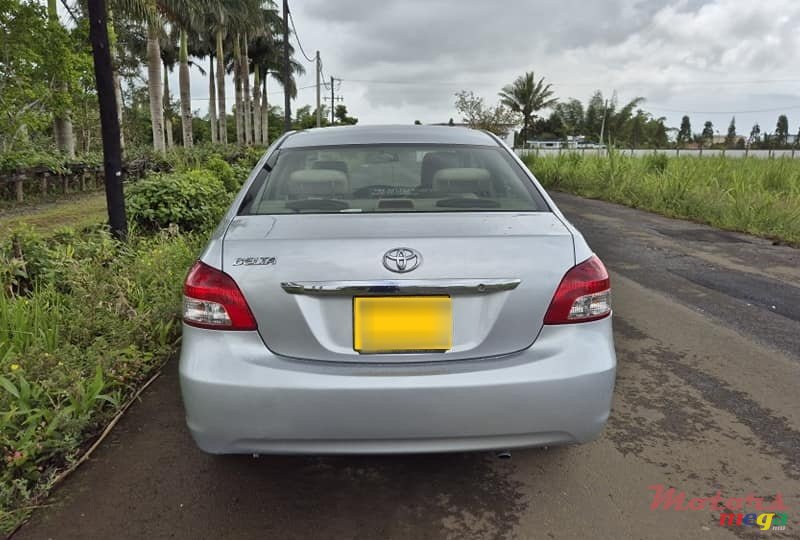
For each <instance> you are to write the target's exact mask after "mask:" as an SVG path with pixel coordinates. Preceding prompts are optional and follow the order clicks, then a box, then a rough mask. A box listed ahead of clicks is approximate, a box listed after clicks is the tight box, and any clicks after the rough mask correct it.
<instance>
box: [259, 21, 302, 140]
mask: <svg viewBox="0 0 800 540" xmlns="http://www.w3.org/2000/svg"><path fill="white" fill-rule="evenodd" d="M261 16H262V17H263V19H264V21H263V28H264V30H263V31H262V32H261V33H259V34H258V35H257V36H255V37H254V38H253V39H252V40H251V42H250V44H249V53H250V54H249V55H250V64H251V69H252V70H253V72H254V73H255V74H256V77H257V80H258V81H259V84H260V93H261V95H260V98H259V100H258V103H257V104H256V107H255V109H256V110H254V112H253V118H254V122H257V121H258V120H259V117H258V109H260V111H261V117H260V120H261V126H259V128H256V129H257V130H258V129H260V131H261V135H262V140H261V143H262V144H266V142H267V136H268V133H269V129H268V117H269V115H268V114H266V112H267V110H269V105H268V99H267V98H268V96H267V80H268V79H269V78H272V79H273V80H275V81H277V82H278V84H280V85H281V87H282V88H284V89H288V91H289V93H290V96H291V97H297V82H296V77H297V76H300V75H304V74H305V72H306V71H305V68H304V67H303V65H302V64H300V63H299V62H298V61H296V60H295V59H294V47H293V46H292V45H291V43H290V44H289V80H288V81H286V80H284V79H285V74H284V70H283V63H284V62H283V34H282V32H283V28H282V27H283V18H282V17H281V15H280V13H278V11H277V9H272V8H269V9H263V10H262V12H261ZM255 92H256V89H255V88H254V96H255ZM255 103H256V102H255V101H254V104H255ZM314 124H315V125H316V119H315V122H314Z"/></svg>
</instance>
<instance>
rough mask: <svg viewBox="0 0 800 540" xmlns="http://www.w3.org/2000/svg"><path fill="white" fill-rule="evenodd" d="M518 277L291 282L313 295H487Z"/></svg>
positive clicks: (290, 286)
mask: <svg viewBox="0 0 800 540" xmlns="http://www.w3.org/2000/svg"><path fill="white" fill-rule="evenodd" d="M520 283H521V280H519V279H507V278H500V279H388V280H377V281H289V282H283V283H281V287H282V288H283V290H284V291H286V292H287V293H290V294H307V295H311V296H387V295H388V296H391V295H420V294H451V295H452V294H486V293H493V292H499V291H510V290H512V289H516V288H517V287H518V286H519V284H520Z"/></svg>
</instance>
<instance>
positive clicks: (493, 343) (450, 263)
mask: <svg viewBox="0 0 800 540" xmlns="http://www.w3.org/2000/svg"><path fill="white" fill-rule="evenodd" d="M396 248H410V249H412V250H416V251H417V252H418V253H419V254H420V255H421V259H422V262H421V263H420V264H419V266H418V267H417V268H416V269H414V270H413V271H410V272H407V273H396V272H392V271H390V270H389V269H387V268H386V267H385V266H384V264H383V261H384V255H385V254H386V253H387V252H389V251H390V250H393V249H396ZM574 264H575V260H574V248H573V240H572V236H571V234H570V233H569V231H568V230H567V229H566V227H565V226H564V225H563V223H561V221H560V220H559V219H558V218H557V217H556V216H555V215H554V214H552V213H548V212H541V213H519V214H516V213H492V214H479V213H456V212H451V213H441V214H420V213H408V214H320V215H308V214H305V215H269V216H266V215H262V216H239V217H237V218H235V219H234V220H233V222H232V223H231V225H230V227H229V229H228V231H227V233H226V235H225V239H224V243H223V270H224V271H225V272H227V273H228V274H229V275H231V276H232V277H233V279H234V280H235V281H236V282H237V284H238V285H239V287H240V288H241V290H242V293H243V294H244V296H245V298H246V299H247V302H248V304H249V305H250V308H251V310H252V311H253V314H254V315H255V317H256V319H257V321H258V327H259V333H260V334H261V337H262V338H263V340H264V342H265V344H266V345H267V347H268V348H269V349H270V350H271V351H273V352H274V353H276V354H279V355H282V356H287V357H293V358H300V359H308V360H317V361H333V362H364V363H369V362H373V363H393V362H428V361H443V360H457V359H469V358H479V357H492V356H499V355H504V354H508V353H512V352H516V351H519V350H522V349H525V348H527V347H529V346H530V345H531V344H533V342H534V341H535V340H536V337H537V336H538V334H539V331H540V330H541V327H542V321H543V319H544V315H545V312H546V311H547V308H548V306H549V304H550V301H551V299H552V298H553V294H554V292H555V290H556V288H557V287H558V284H559V283H560V281H561V278H562V277H563V276H564V274H565V273H566V272H567V270H569V269H570V268H571V267H572V266H573V265H574ZM365 294H366V295H379V296H382V295H387V296H390V295H397V294H447V295H450V296H451V298H452V323H453V335H452V347H451V348H450V350H448V351H447V352H444V353H411V354H408V353H406V354H397V353H395V354H360V353H358V352H357V351H355V350H354V348H353V296H362V295H365Z"/></svg>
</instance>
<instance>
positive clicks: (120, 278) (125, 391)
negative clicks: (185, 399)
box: [0, 232, 203, 533]
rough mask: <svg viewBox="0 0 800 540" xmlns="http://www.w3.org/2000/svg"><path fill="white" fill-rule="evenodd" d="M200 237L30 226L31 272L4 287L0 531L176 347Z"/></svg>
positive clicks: (0, 309)
mask: <svg viewBox="0 0 800 540" xmlns="http://www.w3.org/2000/svg"><path fill="white" fill-rule="evenodd" d="M202 241H203V238H201V237H200V236H199V235H198V236H192V235H181V234H166V233H159V234H158V235H156V236H155V237H149V238H148V237H141V236H132V237H131V238H130V239H129V241H128V243H127V244H121V243H118V242H116V241H114V240H112V239H110V238H109V237H108V235H106V234H105V233H101V232H92V233H88V234H81V235H79V234H76V233H72V232H64V233H61V235H60V236H59V237H58V238H41V237H34V235H32V234H28V235H27V236H25V238H24V240H23V248H22V249H23V253H22V256H21V257H20V258H19V259H20V260H22V261H23V263H24V264H25V265H26V267H30V268H37V270H35V271H33V273H34V274H35V277H32V278H31V277H28V278H26V279H28V280H29V281H30V286H29V288H28V289H27V291H18V292H17V293H13V294H8V293H6V294H2V293H0V460H2V466H0V533H7V532H9V531H10V530H11V529H13V527H14V526H15V524H16V523H18V522H19V521H20V520H21V519H22V518H24V516H25V514H26V512H27V510H25V508H26V507H29V506H30V505H31V504H32V502H33V501H35V500H37V499H38V498H39V497H41V496H42V495H44V494H46V492H47V490H48V488H49V486H50V485H51V483H52V481H53V479H54V478H55V477H56V476H57V475H58V473H59V472H60V471H61V470H63V468H64V467H65V466H66V465H68V463H69V462H70V461H71V460H74V459H75V458H76V456H77V455H78V454H79V453H80V452H81V449H82V448H83V444H84V441H86V440H88V439H89V438H91V437H93V436H95V435H96V434H97V433H98V432H99V431H100V430H101V429H102V428H103V426H104V425H106V423H107V422H108V421H109V419H110V418H111V417H112V416H113V415H114V414H115V413H116V412H117V411H118V410H119V408H120V407H121V406H122V404H124V403H125V402H126V401H127V400H128V399H129V397H130V396H131V395H132V393H133V392H134V391H135V390H136V388H138V386H139V385H140V384H141V383H142V382H143V381H144V380H146V379H147V377H149V376H150V374H151V373H152V372H153V370H155V369H157V368H158V367H159V366H161V365H162V364H163V363H164V362H165V361H166V360H167V359H168V358H170V357H171V356H172V355H173V354H174V353H175V351H176V350H177V343H178V340H179V328H180V325H179V324H178V317H179V311H180V296H181V283H182V281H183V278H184V277H185V275H186V271H187V269H188V268H189V266H190V265H191V263H192V261H193V260H194V259H195V257H196V253H197V251H198V250H199V249H200V247H201V243H202ZM6 247H8V245H7V246H6ZM58 252H60V253H62V256H54V255H53V254H55V253H58ZM112 252H113V256H111V255H110V254H111V253H112ZM29 254H30V255H29ZM4 256H5V257H6V258H8V257H9V256H11V254H10V253H8V252H5V251H4V249H0V261H2V260H3V257H4ZM29 256H30V257H31V258H30V259H29V258H28V257H29ZM40 256H41V257H45V258H47V259H49V260H48V261H46V262H44V261H42V260H38V261H37V260H34V259H33V257H40ZM44 269H46V270H44ZM64 280H66V283H65V282H64Z"/></svg>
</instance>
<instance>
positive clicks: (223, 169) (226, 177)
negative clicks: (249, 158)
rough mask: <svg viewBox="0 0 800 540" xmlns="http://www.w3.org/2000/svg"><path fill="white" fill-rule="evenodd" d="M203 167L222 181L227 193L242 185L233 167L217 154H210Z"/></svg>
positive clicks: (233, 191)
mask: <svg viewBox="0 0 800 540" xmlns="http://www.w3.org/2000/svg"><path fill="white" fill-rule="evenodd" d="M205 168H206V169H207V170H209V171H211V172H212V173H214V176H216V177H217V178H218V179H219V180H220V182H222V185H224V186H225V189H226V190H227V191H228V192H229V193H235V192H237V191H239V188H240V187H242V184H241V182H239V181H238V180H237V179H236V175H235V173H234V171H233V167H231V166H230V164H229V163H228V162H227V161H225V160H224V159H222V158H221V157H219V156H218V155H214V156H211V158H210V159H209V160H208V162H206V164H205Z"/></svg>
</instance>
